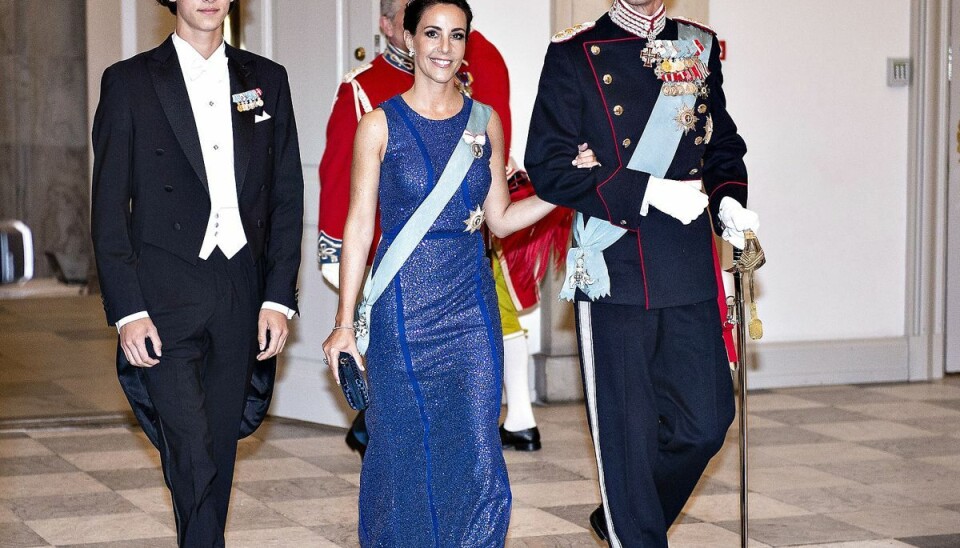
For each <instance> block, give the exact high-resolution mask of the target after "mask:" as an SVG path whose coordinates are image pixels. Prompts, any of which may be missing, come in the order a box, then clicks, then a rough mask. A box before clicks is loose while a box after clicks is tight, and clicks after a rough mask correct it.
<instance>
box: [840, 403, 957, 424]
mask: <svg viewBox="0 0 960 548" xmlns="http://www.w3.org/2000/svg"><path fill="white" fill-rule="evenodd" d="M838 407H840V408H841V409H846V410H847V411H854V412H856V413H862V414H864V415H868V416H871V417H876V418H878V419H885V420H891V421H895V420H901V419H925V418H930V417H960V411H956V410H954V409H947V408H946V407H940V406H939V405H933V404H929V403H924V402H919V401H905V402H896V403H861V404H856V405H840V406H838Z"/></svg>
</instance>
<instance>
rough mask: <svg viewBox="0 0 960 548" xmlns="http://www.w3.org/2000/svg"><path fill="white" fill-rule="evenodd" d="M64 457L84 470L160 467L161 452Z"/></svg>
mask: <svg viewBox="0 0 960 548" xmlns="http://www.w3.org/2000/svg"><path fill="white" fill-rule="evenodd" d="M63 458H64V459H65V460H67V461H69V462H70V463H71V464H73V465H74V466H76V467H77V468H79V469H81V470H84V471H94V470H125V469H130V468H160V453H158V452H157V451H149V450H130V451H103V452H96V453H66V454H64V455H63Z"/></svg>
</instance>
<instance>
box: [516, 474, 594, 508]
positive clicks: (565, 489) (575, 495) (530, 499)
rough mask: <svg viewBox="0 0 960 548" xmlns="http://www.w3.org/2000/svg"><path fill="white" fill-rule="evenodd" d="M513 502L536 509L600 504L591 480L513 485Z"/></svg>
mask: <svg viewBox="0 0 960 548" xmlns="http://www.w3.org/2000/svg"><path fill="white" fill-rule="evenodd" d="M510 490H511V491H512V492H513V498H514V499H515V500H520V501H523V502H525V503H527V504H529V505H531V506H534V507H536V508H546V507H550V506H568V505H571V504H600V487H599V485H597V483H596V482H594V481H591V480H580V481H563V482H553V483H528V484H525V485H513V486H511V488H510Z"/></svg>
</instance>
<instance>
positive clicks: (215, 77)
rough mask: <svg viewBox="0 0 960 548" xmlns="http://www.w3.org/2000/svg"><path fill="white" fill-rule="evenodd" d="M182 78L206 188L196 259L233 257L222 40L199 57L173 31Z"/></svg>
mask: <svg viewBox="0 0 960 548" xmlns="http://www.w3.org/2000/svg"><path fill="white" fill-rule="evenodd" d="M173 46H174V48H175V49H176V51H177V58H178V59H179V61H180V69H181V70H182V71H183V80H184V82H186V84H187V95H188V96H189V99H190V108H191V110H192V111H193V117H194V119H195V120H196V123H197V133H198V134H199V137H200V151H201V153H202V154H203V165H204V168H205V170H206V174H207V186H208V188H209V190H210V218H209V219H208V220H207V231H206V234H204V237H203V245H201V246H200V255H199V257H200V259H202V260H207V259H209V258H210V254H211V253H213V251H214V249H216V248H218V247H219V248H220V251H222V252H223V254H224V255H225V256H226V257H227V259H230V258H232V257H233V256H234V255H236V254H237V252H238V251H240V250H241V249H243V247H244V246H245V245H247V237H246V234H244V232H243V223H241V221H240V207H239V205H238V201H237V178H236V172H235V171H234V166H233V110H232V105H231V102H230V71H229V69H228V68H227V55H226V52H225V46H224V44H223V42H221V43H220V47H218V48H217V49H216V51H214V52H213V54H212V55H210V57H209V58H207V59H204V58H203V56H202V55H200V52H198V51H197V50H196V49H194V48H193V46H191V45H190V44H189V43H188V42H187V41H186V40H184V39H183V38H180V37H179V36H178V35H177V33H173ZM262 308H266V309H269V310H276V311H277V312H280V313H283V314H285V315H286V316H287V319H290V318H292V317H293V310H291V309H290V308H288V307H286V306H283V305H282V304H279V303H274V302H270V301H267V302H264V303H263V306H262ZM148 317H149V314H148V313H147V312H146V311H143V312H138V313H136V314H131V315H129V316H126V317H124V318H122V319H120V321H118V322H117V329H120V328H121V327H123V326H124V325H126V324H128V323H130V322H132V321H134V320H139V319H142V318H148Z"/></svg>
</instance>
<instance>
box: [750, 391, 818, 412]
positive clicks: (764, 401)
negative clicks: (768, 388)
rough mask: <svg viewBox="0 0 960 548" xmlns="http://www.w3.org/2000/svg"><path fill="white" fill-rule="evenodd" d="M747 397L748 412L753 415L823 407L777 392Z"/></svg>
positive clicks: (816, 403)
mask: <svg viewBox="0 0 960 548" xmlns="http://www.w3.org/2000/svg"><path fill="white" fill-rule="evenodd" d="M748 394H749V395H748V396H747V398H748V399H747V405H748V407H747V410H748V411H750V412H751V413H758V412H762V411H772V410H774V409H809V408H811V407H822V406H823V404H822V403H818V402H815V401H810V400H805V399H803V398H798V397H796V396H790V395H787V394H778V393H776V392H766V393H760V394H750V393H749V392H748Z"/></svg>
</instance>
